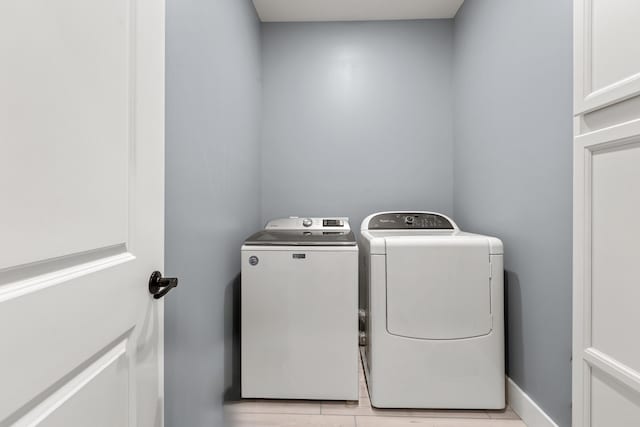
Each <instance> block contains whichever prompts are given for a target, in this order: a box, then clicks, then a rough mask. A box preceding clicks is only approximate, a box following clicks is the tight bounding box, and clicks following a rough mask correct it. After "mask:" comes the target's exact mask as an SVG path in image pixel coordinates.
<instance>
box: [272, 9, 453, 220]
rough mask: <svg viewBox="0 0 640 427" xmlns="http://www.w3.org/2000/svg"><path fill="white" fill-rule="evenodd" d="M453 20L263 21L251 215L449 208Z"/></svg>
mask: <svg viewBox="0 0 640 427" xmlns="http://www.w3.org/2000/svg"><path fill="white" fill-rule="evenodd" d="M452 35H453V32H452V21H451V20H434V21H410V22H348V23H276V24H263V26H262V38H263V39H262V43H263V44H262V48H263V81H264V85H263V137H262V150H263V154H262V219H263V220H268V219H270V218H275V217H282V216H289V215H299V216H307V215H310V216H322V215H344V216H349V217H350V218H351V223H352V225H353V226H354V228H356V229H359V226H360V221H361V220H362V219H363V218H364V217H365V216H366V215H367V214H369V213H372V212H374V211H379V210H385V209H391V210H397V209H434V210H438V211H442V212H444V213H451V211H452V168H451V164H452V161H453V160H452V155H453V154H452V150H453V148H452V138H453V136H452V116H451V114H452V87H451V83H452V82H451V72H452V68H451V67H452Z"/></svg>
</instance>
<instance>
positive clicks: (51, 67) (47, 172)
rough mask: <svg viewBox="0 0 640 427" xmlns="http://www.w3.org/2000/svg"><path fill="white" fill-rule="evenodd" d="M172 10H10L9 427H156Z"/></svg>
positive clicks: (80, 3)
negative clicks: (154, 276)
mask: <svg viewBox="0 0 640 427" xmlns="http://www.w3.org/2000/svg"><path fill="white" fill-rule="evenodd" d="M163 97H164V3H163V2H160V1H157V0H156V1H154V0H131V1H130V0H4V1H2V2H0V195H1V201H0V426H9V425H17V426H35V425H41V426H65V427H74V426H82V427H86V426H92V427H96V426H105V427H107V426H108V427H114V426H118V427H119V426H142V427H147V426H161V425H162V423H163V393H162V390H163V384H162V369H163V366H162V322H163V312H162V301H161V300H160V301H156V300H154V299H153V298H152V297H151V296H150V294H149V291H148V287H147V283H148V280H149V276H150V274H151V272H152V271H153V270H160V269H161V268H162V265H163V240H164V237H163V217H164V214H163V203H164V200H163V188H164V186H163V179H164V167H163V165H164V158H163V156H164V141H163V137H164V136H163V127H164V125H163V117H164V98H163Z"/></svg>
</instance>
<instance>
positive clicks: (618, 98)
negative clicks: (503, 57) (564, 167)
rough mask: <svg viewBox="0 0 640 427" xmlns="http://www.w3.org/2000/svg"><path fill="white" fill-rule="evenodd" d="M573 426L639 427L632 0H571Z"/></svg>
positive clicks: (635, 26) (637, 87) (639, 151)
mask: <svg viewBox="0 0 640 427" xmlns="http://www.w3.org/2000/svg"><path fill="white" fill-rule="evenodd" d="M575 11H576V16H575V30H576V33H575V54H576V56H575V59H576V61H575V100H576V104H575V115H576V117H575V141H574V253H573V256H574V278H573V281H574V288H573V290H574V295H573V300H574V304H573V310H574V313H573V314H574V326H573V332H574V333H573V335H574V338H573V339H574V343H573V425H574V426H575V427H610V426H615V427H637V426H640V334H639V328H640V97H639V96H638V95H639V93H640V43H639V40H640V3H639V2H634V1H625V0H576V8H575Z"/></svg>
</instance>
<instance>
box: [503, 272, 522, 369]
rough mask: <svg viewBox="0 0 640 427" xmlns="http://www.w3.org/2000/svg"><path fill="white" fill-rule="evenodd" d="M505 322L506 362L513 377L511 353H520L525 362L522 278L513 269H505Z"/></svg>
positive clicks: (512, 354)
mask: <svg viewBox="0 0 640 427" xmlns="http://www.w3.org/2000/svg"><path fill="white" fill-rule="evenodd" d="M504 324H505V328H506V330H505V341H506V342H505V353H506V354H505V362H506V371H507V375H508V376H509V377H511V376H512V375H513V373H512V366H511V364H510V363H509V360H510V357H509V356H510V355H511V356H514V355H519V357H520V358H521V359H520V362H521V363H523V361H522V358H523V357H524V342H523V340H522V334H523V331H522V290H521V288H520V279H519V278H518V275H517V274H516V273H514V272H513V271H509V270H506V269H505V270H504ZM515 369H517V368H515Z"/></svg>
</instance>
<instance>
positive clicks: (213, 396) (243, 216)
mask: <svg viewBox="0 0 640 427" xmlns="http://www.w3.org/2000/svg"><path fill="white" fill-rule="evenodd" d="M166 37H167V40H166V41H167V45H166V46H167V47H166V49H167V51H166V55H167V56H166V59H167V65H166V71H167V74H166V86H167V87H166V97H167V98H166V106H167V108H166V249H165V250H166V264H165V273H166V274H167V275H175V276H178V277H179V278H180V285H179V287H178V288H177V289H176V290H174V291H172V292H171V293H170V294H169V295H168V296H167V298H165V301H166V306H165V307H166V311H165V316H166V317H165V357H166V359H165V393H166V411H165V412H166V425H167V427H172V426H175V427H180V426H189V427H200V426H202V427H204V426H207V427H210V426H220V425H222V423H223V421H222V411H221V403H222V399H223V394H225V393H227V394H229V393H231V392H233V390H228V387H229V386H230V384H231V380H232V375H237V372H238V370H237V366H235V365H234V362H233V357H232V352H234V351H235V350H237V349H234V347H233V346H232V345H231V328H232V322H231V320H232V318H233V317H235V316H237V313H234V312H233V309H234V304H233V302H232V296H233V295H234V293H237V289H238V288H237V286H238V281H237V274H238V272H239V271H240V264H239V263H240V258H239V256H238V255H239V250H240V245H241V243H242V241H243V240H244V238H245V237H246V236H247V235H248V234H250V233H251V232H253V231H254V230H255V229H256V228H258V227H259V224H260V221H259V214H258V211H259V182H260V176H259V153H260V144H259V134H260V102H261V101H260V97H261V89H260V65H261V64H260V24H259V22H258V20H257V18H256V16H255V11H254V9H253V6H252V4H251V1H250V0H218V1H207V0H190V1H184V0H168V1H167V36H166Z"/></svg>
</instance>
